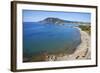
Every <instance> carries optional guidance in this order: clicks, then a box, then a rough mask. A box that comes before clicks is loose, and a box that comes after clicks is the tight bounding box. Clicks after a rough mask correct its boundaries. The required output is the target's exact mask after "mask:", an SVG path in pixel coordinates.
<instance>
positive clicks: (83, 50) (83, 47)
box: [46, 27, 91, 61]
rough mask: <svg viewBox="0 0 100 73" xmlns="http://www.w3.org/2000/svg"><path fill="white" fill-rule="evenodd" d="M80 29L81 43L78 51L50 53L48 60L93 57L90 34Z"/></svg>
mask: <svg viewBox="0 0 100 73" xmlns="http://www.w3.org/2000/svg"><path fill="white" fill-rule="evenodd" d="M75 28H77V29H79V31H80V34H81V43H80V45H79V46H78V47H77V49H76V51H75V52H74V53H73V54H59V55H48V56H47V58H46V61H61V60H75V59H79V60H81V59H90V58H91V50H90V48H91V47H90V43H91V41H90V39H91V38H90V35H89V34H88V33H87V32H85V31H82V30H81V29H80V28H78V27H75Z"/></svg>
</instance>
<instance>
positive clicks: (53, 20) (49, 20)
mask: <svg viewBox="0 0 100 73" xmlns="http://www.w3.org/2000/svg"><path fill="white" fill-rule="evenodd" d="M38 22H39V23H42V24H59V25H64V24H68V23H69V24H70V23H71V24H79V25H80V24H88V25H90V22H81V21H70V20H63V19H60V18H55V17H48V18H45V19H43V20H41V21H38Z"/></svg>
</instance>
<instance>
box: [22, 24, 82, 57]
mask: <svg viewBox="0 0 100 73" xmlns="http://www.w3.org/2000/svg"><path fill="white" fill-rule="evenodd" d="M66 26H67V24H66V25H54V24H48V25H46V24H39V23H34V22H24V23H23V52H24V54H23V55H24V56H25V55H28V56H32V55H34V54H39V53H41V52H44V51H46V52H48V53H54V52H59V51H65V52H66V53H70V52H72V51H73V50H74V49H75V48H76V47H77V46H78V45H79V43H80V41H81V37H80V36H81V35H80V32H79V30H78V29H77V28H72V27H66Z"/></svg>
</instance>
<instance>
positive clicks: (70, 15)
mask: <svg viewBox="0 0 100 73" xmlns="http://www.w3.org/2000/svg"><path fill="white" fill-rule="evenodd" d="M48 17H55V18H60V19H64V20H70V21H82V22H90V21H91V14H90V13H79V12H53V11H36V10H23V21H24V22H37V21H41V20H43V19H45V18H48Z"/></svg>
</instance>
